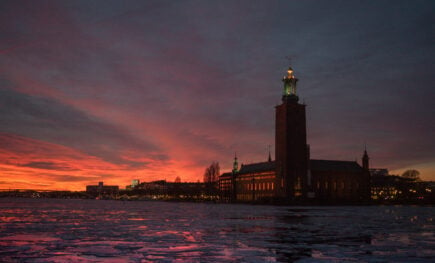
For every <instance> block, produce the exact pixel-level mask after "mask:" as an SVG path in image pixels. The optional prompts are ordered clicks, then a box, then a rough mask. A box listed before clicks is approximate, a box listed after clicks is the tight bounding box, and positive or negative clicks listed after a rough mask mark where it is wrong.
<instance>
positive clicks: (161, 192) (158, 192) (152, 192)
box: [132, 180, 217, 199]
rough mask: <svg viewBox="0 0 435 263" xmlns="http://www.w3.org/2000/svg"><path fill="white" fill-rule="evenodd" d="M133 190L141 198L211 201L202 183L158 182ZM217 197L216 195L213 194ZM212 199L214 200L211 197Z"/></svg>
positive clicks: (140, 185)
mask: <svg viewBox="0 0 435 263" xmlns="http://www.w3.org/2000/svg"><path fill="white" fill-rule="evenodd" d="M132 190H133V193H136V194H138V195H141V196H148V197H150V198H153V199H167V198H169V199H170V198H177V199H207V198H209V199H211V198H212V196H211V195H210V193H208V192H207V188H206V185H205V184H204V183H182V182H167V181H166V180H158V181H153V182H143V183H140V184H139V185H137V186H136V187H135V188H134V189H132ZM215 195H217V194H215ZM213 198H216V197H215V196H213Z"/></svg>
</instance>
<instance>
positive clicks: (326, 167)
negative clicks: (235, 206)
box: [221, 159, 363, 176]
mask: <svg viewBox="0 0 435 263" xmlns="http://www.w3.org/2000/svg"><path fill="white" fill-rule="evenodd" d="M310 169H311V170H312V171H340V172H361V171H362V169H363V168H362V167H361V166H360V165H359V164H358V163H357V162H355V161H335V160H313V159H312V160H310ZM269 171H275V161H271V162H261V163H251V164H244V165H242V166H241V167H240V170H239V172H238V174H250V173H260V172H269ZM231 175H232V173H231V172H228V173H224V174H222V175H221V176H231Z"/></svg>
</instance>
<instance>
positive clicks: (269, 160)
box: [267, 144, 272, 162]
mask: <svg viewBox="0 0 435 263" xmlns="http://www.w3.org/2000/svg"><path fill="white" fill-rule="evenodd" d="M267 161H268V162H271V161H272V156H270V144H269V158H268V159H267Z"/></svg>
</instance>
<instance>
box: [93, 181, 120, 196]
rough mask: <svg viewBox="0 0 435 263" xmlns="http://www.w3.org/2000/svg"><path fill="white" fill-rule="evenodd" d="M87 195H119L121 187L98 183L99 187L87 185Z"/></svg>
mask: <svg viewBox="0 0 435 263" xmlns="http://www.w3.org/2000/svg"><path fill="white" fill-rule="evenodd" d="M86 193H88V194H94V195H116V194H118V193H119V186H117V185H104V183H103V182H98V185H87V186H86Z"/></svg>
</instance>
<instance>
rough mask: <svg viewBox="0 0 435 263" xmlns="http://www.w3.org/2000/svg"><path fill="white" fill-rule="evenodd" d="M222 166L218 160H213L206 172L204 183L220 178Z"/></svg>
mask: <svg viewBox="0 0 435 263" xmlns="http://www.w3.org/2000/svg"><path fill="white" fill-rule="evenodd" d="M219 173H220V167H219V163H218V162H212V163H211V165H210V166H209V167H207V168H206V169H205V172H204V183H214V182H216V181H217V180H218V179H219Z"/></svg>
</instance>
